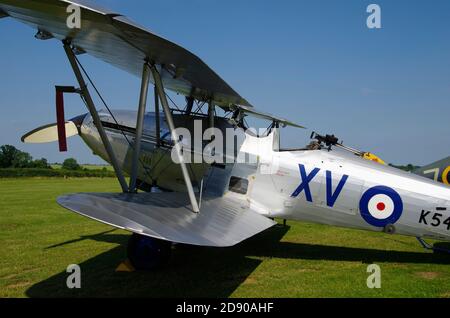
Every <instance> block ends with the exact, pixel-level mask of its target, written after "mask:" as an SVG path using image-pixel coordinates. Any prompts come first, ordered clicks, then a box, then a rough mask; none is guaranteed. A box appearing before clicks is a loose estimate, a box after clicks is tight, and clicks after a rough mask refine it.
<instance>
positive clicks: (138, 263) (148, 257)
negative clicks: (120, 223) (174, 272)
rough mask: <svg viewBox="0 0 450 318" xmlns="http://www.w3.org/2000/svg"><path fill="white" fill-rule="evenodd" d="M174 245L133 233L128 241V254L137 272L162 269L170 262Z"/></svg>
mask: <svg viewBox="0 0 450 318" xmlns="http://www.w3.org/2000/svg"><path fill="white" fill-rule="evenodd" d="M171 252H172V243H171V242H168V241H163V240H159V239H155V238H151V237H148V236H143V235H139V234H135V233H133V235H131V237H130V239H129V241H128V247H127V254H128V259H129V260H130V262H131V264H132V265H133V266H134V268H135V269H137V270H144V271H151V270H156V269H161V268H163V267H164V266H166V265H167V264H168V262H169V259H170V255H171Z"/></svg>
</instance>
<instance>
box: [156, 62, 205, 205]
mask: <svg viewBox="0 0 450 318" xmlns="http://www.w3.org/2000/svg"><path fill="white" fill-rule="evenodd" d="M150 69H151V71H152V75H153V79H154V82H155V87H156V90H157V92H158V95H159V99H160V100H161V104H162V108H163V110H164V114H165V115H166V120H167V125H168V126H169V129H170V133H171V135H172V139H173V142H174V144H175V146H174V147H175V151H176V154H177V157H178V161H179V162H180V166H181V171H182V172H183V177H184V182H185V183H186V188H187V190H188V194H189V199H190V201H191V205H192V210H193V211H194V212H195V213H198V212H200V209H199V207H198V203H197V198H196V197H195V193H194V188H193V186H192V182H191V178H190V176H189V172H188V170H187V167H186V163H185V162H184V158H183V154H182V149H181V145H180V139H179V137H178V134H177V132H176V130H175V124H174V122H173V117H172V112H171V111H170V107H169V103H168V101H167V96H166V93H165V91H164V86H163V82H162V80H161V76H160V74H159V72H158V70H157V69H156V66H155V65H154V64H151V65H150Z"/></svg>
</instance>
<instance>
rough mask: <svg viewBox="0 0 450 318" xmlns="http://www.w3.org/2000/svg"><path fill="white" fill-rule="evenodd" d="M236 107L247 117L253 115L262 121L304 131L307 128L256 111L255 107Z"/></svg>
mask: <svg viewBox="0 0 450 318" xmlns="http://www.w3.org/2000/svg"><path fill="white" fill-rule="evenodd" d="M235 107H236V108H238V109H240V110H241V111H242V112H243V113H245V114H247V115H252V116H253V117H257V118H260V119H266V120H272V121H276V122H277V123H280V124H282V125H285V126H291V127H296V128H302V129H304V128H305V127H303V126H301V125H299V124H296V123H294V122H292V121H290V120H287V119H284V118H280V117H277V116H274V115H271V114H268V113H264V112H261V111H259V110H256V109H255V108H253V107H247V106H241V105H236V106H235Z"/></svg>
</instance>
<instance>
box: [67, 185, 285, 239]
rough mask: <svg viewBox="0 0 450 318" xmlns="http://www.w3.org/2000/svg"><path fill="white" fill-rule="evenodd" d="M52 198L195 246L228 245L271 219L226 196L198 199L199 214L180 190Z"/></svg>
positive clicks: (105, 219) (263, 227) (123, 226)
mask: <svg viewBox="0 0 450 318" xmlns="http://www.w3.org/2000/svg"><path fill="white" fill-rule="evenodd" d="M58 203H59V204H60V205H62V206H63V207H65V208H67V209H69V210H72V211H74V212H76V213H79V214H81V215H84V216H86V217H89V218H91V219H95V220H97V221H100V222H103V223H106V224H109V225H113V226H115V227H118V228H121V229H125V230H128V231H131V232H134V233H138V234H141V235H147V236H151V237H154V238H158V239H163V240H167V241H171V242H176V243H183V244H191V245H200V246H214V247H229V246H234V245H236V244H238V243H240V242H242V241H243V240H245V239H247V238H249V237H252V236H254V235H256V234H258V233H260V232H262V231H264V230H266V229H268V228H270V227H272V226H273V225H275V224H276V223H275V222H273V221H271V220H269V219H267V218H266V217H264V216H261V215H259V214H258V213H256V212H254V211H252V210H251V209H249V208H248V207H243V206H242V205H241V203H239V202H236V201H234V200H231V199H227V198H203V202H202V213H199V214H194V213H192V212H191V210H190V208H189V203H190V202H189V200H188V198H187V197H186V195H185V194H182V193H143V194H113V193H104V194H101V193H99V194H73V195H67V196H63V197H60V198H58Z"/></svg>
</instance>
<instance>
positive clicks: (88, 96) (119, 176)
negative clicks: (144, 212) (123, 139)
mask: <svg viewBox="0 0 450 318" xmlns="http://www.w3.org/2000/svg"><path fill="white" fill-rule="evenodd" d="M63 43H64V50H65V51H66V54H67V58H68V59H69V62H70V65H71V66H72V69H73V72H74V73H75V77H76V78H77V80H78V83H79V85H80V90H81V95H83V97H84V99H85V101H86V105H87V107H88V109H89V112H90V114H91V116H92V119H93V120H94V124H95V126H96V128H97V130H98V133H99V134H100V138H101V139H102V143H103V146H104V147H105V149H106V152H107V153H108V156H109V159H110V161H111V164H112V166H113V168H114V171H115V173H116V175H117V179H118V180H119V183H120V186H121V187H122V191H123V192H128V184H127V182H126V180H125V177H124V175H123V173H122V170H121V168H120V166H119V162H118V161H117V158H116V156H115V154H114V150H113V148H112V146H111V143H110V142H109V139H108V136H107V135H106V133H105V130H104V128H103V125H102V122H101V120H100V116H99V115H98V112H97V109H95V105H94V101H93V100H92V97H91V94H90V93H89V90H88V88H87V85H86V82H85V81H84V78H83V75H82V74H81V71H80V68H79V66H78V63H77V61H76V58H75V54H74V53H73V51H72V49H71V47H70V44H69V43H68V42H67V41H63Z"/></svg>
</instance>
